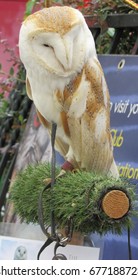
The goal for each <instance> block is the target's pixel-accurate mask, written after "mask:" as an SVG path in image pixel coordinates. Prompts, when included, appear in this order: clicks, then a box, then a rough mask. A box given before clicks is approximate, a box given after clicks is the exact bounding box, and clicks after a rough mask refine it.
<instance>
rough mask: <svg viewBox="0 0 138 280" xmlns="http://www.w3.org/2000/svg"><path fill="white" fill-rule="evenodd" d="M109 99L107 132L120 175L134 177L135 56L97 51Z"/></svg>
mask: <svg viewBox="0 0 138 280" xmlns="http://www.w3.org/2000/svg"><path fill="white" fill-rule="evenodd" d="M99 60H100V62H101V64H102V67H103V70H104V73H105V77H106V81H107V84H108V88H109V92H110V100H111V133H112V138H113V146H114V157H115V160H116V163H117V165H118V169H119V174H120V177H126V178H128V179H135V180H138V57H137V56H120V55H117V56H114V55H110V56H109V55H108V56H106V55H104V56H103V55H101V56H99Z"/></svg>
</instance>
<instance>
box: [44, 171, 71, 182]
mask: <svg viewBox="0 0 138 280" xmlns="http://www.w3.org/2000/svg"><path fill="white" fill-rule="evenodd" d="M65 173H66V171H65V170H64V169H61V171H60V173H59V174H58V175H57V176H56V179H57V178H59V177H62V176H63V175H64V174H65ZM51 181H52V179H51V178H46V179H44V180H43V183H44V184H45V185H49V184H50V183H51Z"/></svg>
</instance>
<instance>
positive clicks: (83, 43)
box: [19, 6, 96, 77]
mask: <svg viewBox="0 0 138 280" xmlns="http://www.w3.org/2000/svg"><path fill="white" fill-rule="evenodd" d="M19 52H20V58H21V60H22V62H23V64H24V66H25V68H26V69H29V68H30V69H33V67H36V65H39V66H41V67H42V68H43V69H45V70H46V71H48V72H50V73H53V74H56V75H59V76H62V77H67V76H69V75H72V74H74V73H76V72H79V71H81V69H82V67H83V65H84V64H85V62H86V61H87V60H88V58H89V57H93V56H95V55H96V51H95V44H94V40H93V36H92V34H91V32H90V30H89V28H88V26H87V24H86V22H85V19H84V17H83V15H82V13H81V12H80V11H78V10H77V9H74V8H72V7H66V6H63V7H59V6H55V7H50V8H44V9H42V10H40V11H38V12H36V13H34V14H32V15H30V16H28V17H27V19H26V20H25V21H24V22H23V23H22V26H21V29H20V34H19Z"/></svg>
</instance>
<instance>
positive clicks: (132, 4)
mask: <svg viewBox="0 0 138 280" xmlns="http://www.w3.org/2000/svg"><path fill="white" fill-rule="evenodd" d="M124 2H125V3H126V4H128V5H129V6H131V7H132V8H134V9H136V10H138V4H137V3H135V1H132V0H124Z"/></svg>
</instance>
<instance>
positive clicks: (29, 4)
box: [25, 0, 37, 16]
mask: <svg viewBox="0 0 138 280" xmlns="http://www.w3.org/2000/svg"><path fill="white" fill-rule="evenodd" d="M36 2H37V1H36V0H31V1H28V2H27V3H26V11H25V14H26V15H27V16H29V15H30V14H31V13H32V10H33V8H34V6H35V4H36Z"/></svg>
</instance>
